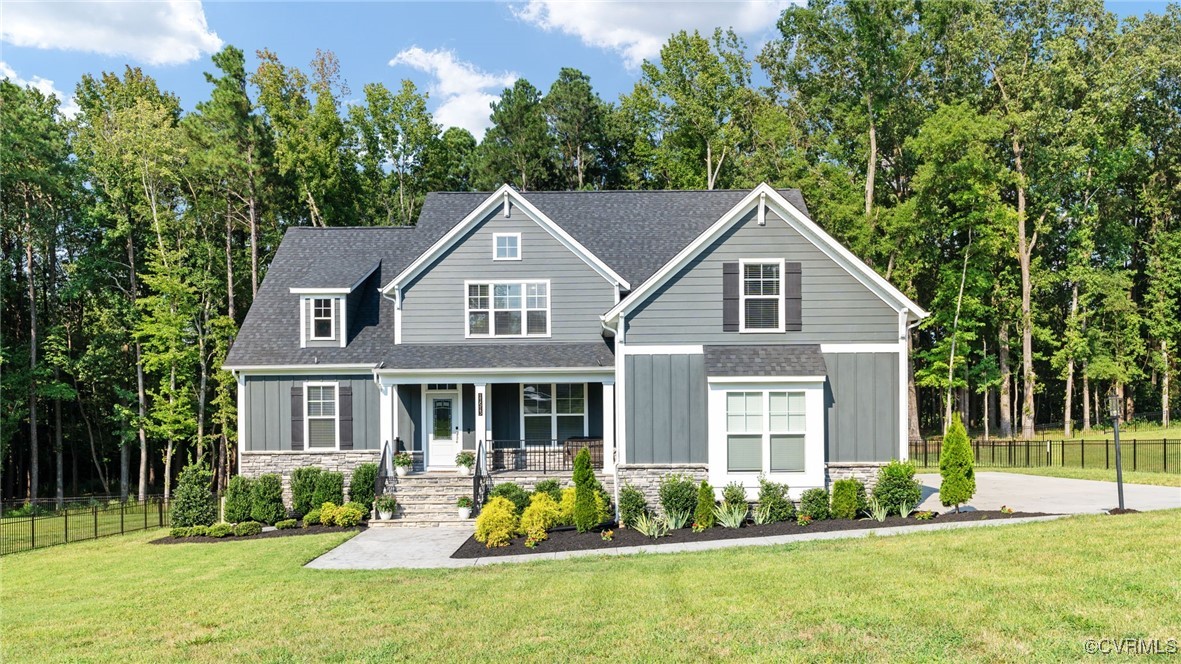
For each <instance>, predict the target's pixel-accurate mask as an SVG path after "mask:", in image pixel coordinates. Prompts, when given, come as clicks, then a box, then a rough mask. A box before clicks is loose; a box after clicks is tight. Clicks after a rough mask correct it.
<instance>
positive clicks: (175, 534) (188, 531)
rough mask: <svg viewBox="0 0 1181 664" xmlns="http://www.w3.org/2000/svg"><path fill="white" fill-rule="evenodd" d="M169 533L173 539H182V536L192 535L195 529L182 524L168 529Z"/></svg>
mask: <svg viewBox="0 0 1181 664" xmlns="http://www.w3.org/2000/svg"><path fill="white" fill-rule="evenodd" d="M168 535H169V536H170V537H172V538H173V539H180V538H182V537H192V536H193V529H192V528H190V527H188V526H180V527H178V528H173V529H171V530H169V531H168Z"/></svg>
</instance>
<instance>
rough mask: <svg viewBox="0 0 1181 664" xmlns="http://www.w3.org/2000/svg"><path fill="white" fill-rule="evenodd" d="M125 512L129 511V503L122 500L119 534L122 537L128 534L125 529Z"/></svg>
mask: <svg viewBox="0 0 1181 664" xmlns="http://www.w3.org/2000/svg"><path fill="white" fill-rule="evenodd" d="M125 511H127V501H126V500H120V501H119V534H120V535H122V534H123V533H125V532H127V531H126V530H124V529H123V513H124V512H125Z"/></svg>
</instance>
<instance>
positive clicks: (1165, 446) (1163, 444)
mask: <svg viewBox="0 0 1181 664" xmlns="http://www.w3.org/2000/svg"><path fill="white" fill-rule="evenodd" d="M1160 459H1161V463H1162V464H1164V468H1163V470H1164V472H1166V473H1167V472H1169V439H1168V438H1161V440H1160Z"/></svg>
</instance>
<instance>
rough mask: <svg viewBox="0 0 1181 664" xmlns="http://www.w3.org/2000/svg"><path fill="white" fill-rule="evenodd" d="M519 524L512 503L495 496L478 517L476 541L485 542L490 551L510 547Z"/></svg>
mask: <svg viewBox="0 0 1181 664" xmlns="http://www.w3.org/2000/svg"><path fill="white" fill-rule="evenodd" d="M519 524H520V521H519V519H517V509H516V506H515V505H513V503H512V501H511V500H509V499H508V498H502V497H500V496H493V497H492V498H490V499H489V500H488V502H487V503H485V504H484V507H483V509H481V510H480V515H479V516H477V517H476V534H475V538H476V541H477V542H483V543H484V546H486V547H488V548H489V549H492V548H495V547H498V546H508V543H509V540H510V539H512V537H513V533H515V532H517V530H518V525H519Z"/></svg>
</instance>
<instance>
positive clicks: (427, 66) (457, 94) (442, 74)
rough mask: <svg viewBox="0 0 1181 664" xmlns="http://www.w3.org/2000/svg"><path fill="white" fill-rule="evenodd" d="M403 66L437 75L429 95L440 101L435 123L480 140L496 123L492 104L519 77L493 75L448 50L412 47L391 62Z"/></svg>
mask: <svg viewBox="0 0 1181 664" xmlns="http://www.w3.org/2000/svg"><path fill="white" fill-rule="evenodd" d="M399 65H406V66H407V67H412V68H414V69H417V70H419V71H422V72H426V73H428V74H430V75H431V76H433V77H434V81H433V82H432V83H431V85H430V86H429V88H428V92H429V93H430V95H431V97H432V98H433V99H435V100H436V101H437V102H438V107H436V108H435V122H438V123H439V124H441V125H443V126H444V127H463V128H464V129H466V130H468V131H470V132H472V135H473V136H475V137H476V140H481V139H483V137H484V132H485V131H486V130H487V129H488V127H489V126H490V125H491V124H492V123H491V121H489V119H488V115H489V114H490V113H491V112H492V110H491V109H490V108H489V105H490V104H491V103H492V102H494V101H496V100H498V99H500V94H499V93H500V91H501V90H503V89H504V88H507V87H509V86H511V85H512V84H513V83H515V82H516V80H517V79H518V78H519V76H517V74H516V73H514V72H502V73H500V74H490V73H488V72H485V71H482V70H480V69H477V68H476V67H475V66H474V65H472V63H470V62H465V61H463V60H459V59H457V58H456V57H455V53H454V52H452V51H448V50H446V49H435V50H433V51H427V50H425V49H423V48H420V47H418V46H412V47H410V48H408V49H405V50H404V51H402V52H400V53H398V54H397V55H395V56H394V58H393V59H392V60H390V66H391V67H397V66H399Z"/></svg>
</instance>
